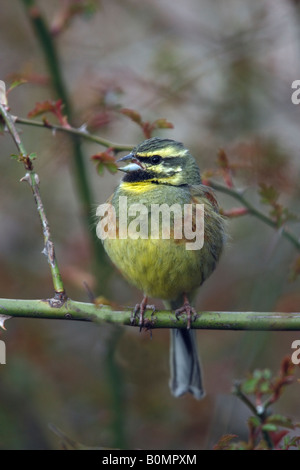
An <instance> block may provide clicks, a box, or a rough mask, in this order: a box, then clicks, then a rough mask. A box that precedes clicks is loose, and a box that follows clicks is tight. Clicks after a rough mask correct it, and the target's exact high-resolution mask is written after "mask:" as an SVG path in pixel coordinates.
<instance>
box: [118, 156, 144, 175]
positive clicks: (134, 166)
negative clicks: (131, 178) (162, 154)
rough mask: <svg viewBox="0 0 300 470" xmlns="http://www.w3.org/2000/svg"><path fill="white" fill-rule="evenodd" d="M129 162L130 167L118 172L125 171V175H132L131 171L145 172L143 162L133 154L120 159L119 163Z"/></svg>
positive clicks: (127, 166) (126, 166) (124, 167)
mask: <svg viewBox="0 0 300 470" xmlns="http://www.w3.org/2000/svg"><path fill="white" fill-rule="evenodd" d="M127 160H130V163H128V165H125V166H123V167H122V168H118V170H120V171H125V173H130V172H131V171H138V170H144V168H143V165H142V164H141V162H140V161H139V160H138V159H137V158H136V157H135V156H134V155H133V154H132V153H129V154H128V155H125V157H122V158H119V160H117V162H126V161H127Z"/></svg>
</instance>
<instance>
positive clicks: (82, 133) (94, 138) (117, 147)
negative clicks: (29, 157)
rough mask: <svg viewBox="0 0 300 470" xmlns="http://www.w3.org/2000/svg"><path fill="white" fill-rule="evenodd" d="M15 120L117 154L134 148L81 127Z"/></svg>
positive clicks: (17, 118)
mask: <svg viewBox="0 0 300 470" xmlns="http://www.w3.org/2000/svg"><path fill="white" fill-rule="evenodd" d="M14 120H15V122H17V123H19V124H24V125H26V126H34V127H43V128H44V129H50V130H52V131H54V132H56V131H58V132H65V133H66V134H71V135H76V136H78V137H81V138H82V139H85V140H88V141H90V142H95V143H97V144H99V145H102V146H103V147H107V148H112V149H113V150H114V152H115V153H118V152H123V151H124V152H125V151H129V150H132V148H133V147H134V145H122V144H117V143H115V142H111V141H109V140H107V139H104V138H103V137H99V136H98V135H95V134H91V133H90V132H88V131H87V130H86V129H85V128H84V127H80V128H79V129H77V128H75V127H72V126H70V127H64V126H59V125H56V124H51V123H50V122H48V121H47V122H44V121H36V120H33V119H26V118H21V117H19V116H14Z"/></svg>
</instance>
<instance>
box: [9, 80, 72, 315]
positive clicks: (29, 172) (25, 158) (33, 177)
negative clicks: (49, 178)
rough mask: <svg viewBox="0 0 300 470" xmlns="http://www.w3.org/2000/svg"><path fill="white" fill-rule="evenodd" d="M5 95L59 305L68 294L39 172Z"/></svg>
mask: <svg viewBox="0 0 300 470" xmlns="http://www.w3.org/2000/svg"><path fill="white" fill-rule="evenodd" d="M2 84H3V88H4V90H5V87H4V83H3V82H2ZM3 96H4V92H3V94H1V98H2V99H0V114H1V116H2V119H3V120H4V122H5V125H6V127H7V129H8V131H9V133H10V134H11V136H12V138H13V140H14V142H15V144H16V146H17V149H18V151H19V153H20V155H19V160H20V161H22V162H23V163H24V166H25V169H26V175H25V176H24V177H23V178H22V179H21V181H26V182H27V183H29V185H30V187H31V190H32V193H33V196H34V199H35V203H36V206H37V211H38V214H39V217H40V221H41V224H42V230H43V237H44V250H43V253H44V254H45V255H46V257H47V259H48V263H49V266H50V270H51V275H52V280H53V287H54V291H55V296H54V298H53V299H52V301H53V306H57V305H60V302H62V301H64V300H65V298H66V294H65V289H64V285H63V282H62V278H61V275H60V272H59V269H58V264H57V261H56V257H55V250H54V245H53V242H52V240H51V234H50V229H49V224H48V220H47V217H46V213H45V209H44V205H43V203H42V199H41V195H40V190H39V177H38V174H37V173H36V172H35V171H34V168H33V164H32V160H31V159H30V156H29V155H28V154H27V152H26V150H25V147H24V145H23V143H22V141H21V139H20V136H19V134H18V132H17V130H16V128H15V125H14V121H13V118H12V117H11V115H10V114H9V112H8V111H7V109H8V108H7V105H6V103H5V102H4V100H3ZM3 103H4V104H3Z"/></svg>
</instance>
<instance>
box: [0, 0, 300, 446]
mask: <svg viewBox="0 0 300 470" xmlns="http://www.w3.org/2000/svg"><path fill="white" fill-rule="evenodd" d="M4 3H5V5H4ZM4 3H3V5H2V9H1V19H0V41H1V47H0V64H1V67H0V69H1V77H0V78H1V79H2V80H5V81H6V82H7V84H8V85H9V84H10V83H12V82H13V81H14V80H15V78H16V77H23V78H24V79H26V80H27V83H24V84H23V85H22V86H19V87H18V88H15V89H14V90H13V91H12V92H11V93H10V94H9V104H10V107H11V112H12V114H14V115H17V116H19V117H23V118H25V117H26V116H27V114H28V112H30V111H31V110H32V109H33V108H34V107H35V104H36V103H37V102H41V101H44V100H47V99H57V98H58V95H57V92H56V90H55V86H53V83H52V78H51V76H50V74H49V69H48V66H47V61H46V60H45V56H44V54H43V50H42V47H41V44H40V42H39V40H38V38H37V36H36V34H35V31H34V29H33V27H32V24H31V22H30V19H29V15H28V6H29V7H31V8H33V7H38V8H39V9H40V12H41V14H42V16H43V17H44V19H45V21H46V24H47V27H48V28H49V30H50V31H51V33H52V37H53V40H54V43H55V45H56V49H57V52H58V59H59V64H60V70H61V74H62V77H63V81H64V86H65V91H66V94H67V96H68V99H69V103H71V105H70V106H71V107H72V117H71V119H70V120H71V122H72V124H73V125H74V126H77V127H79V126H81V125H83V124H87V125H88V129H89V130H90V131H91V132H93V133H95V134H97V135H99V136H101V137H104V138H106V139H110V140H111V141H113V142H118V143H120V144H124V145H131V144H132V145H136V144H137V143H139V142H141V141H142V140H144V136H143V133H142V131H141V129H140V128H139V127H138V126H137V125H136V124H135V123H133V122H132V121H131V120H130V119H128V117H126V116H124V115H123V114H122V113H120V109H121V108H130V109H133V110H135V111H137V112H138V113H140V114H141V116H142V118H143V120H145V121H151V122H152V121H154V120H155V119H157V118H166V119H167V120H168V121H170V122H171V123H172V124H173V126H174V128H173V129H165V130H159V131H157V132H156V133H155V135H159V136H164V137H167V138H173V139H175V140H179V141H182V142H184V144H185V145H186V146H187V147H188V148H189V149H190V150H191V152H192V154H193V155H194V156H195V158H196V159H197V161H198V163H199V166H200V169H201V171H202V172H207V171H208V170H212V173H213V177H215V179H216V180H218V181H222V180H221V179H220V177H219V176H218V174H217V173H215V171H216V170H217V169H218V165H217V155H218V151H219V149H220V148H223V149H224V150H225V151H226V154H227V156H228V159H229V161H230V164H231V165H232V166H233V167H234V183H235V185H236V186H237V187H242V188H246V187H247V188H248V189H247V193H246V195H247V197H248V198H249V200H250V201H252V203H253V204H254V205H256V206H257V207H260V208H261V209H262V210H264V211H265V213H266V214H267V213H268V212H269V210H270V209H269V208H268V207H267V206H262V205H261V202H260V196H259V194H258V188H259V185H260V184H261V183H265V184H267V185H271V186H272V187H274V188H276V190H277V191H278V193H279V194H280V198H279V201H280V203H281V204H283V205H284V206H285V207H288V208H289V209H290V210H291V211H294V212H295V213H298V215H299V202H300V189H299V184H298V182H299V176H300V159H299V151H300V139H299V118H300V110H299V106H295V105H294V104H292V102H291V95H292V91H293V90H292V89H291V84H292V82H293V81H294V80H297V79H300V67H299V65H300V61H299V57H300V6H299V2H298V1H296V0H294V1H292V0H277V2H275V3H274V2H273V1H272V0H263V1H261V0H247V1H245V0H243V1H240V0H228V1H227V2H226V3H225V2H223V1H222V0H213V1H212V0H184V1H183V0H178V1H176V2H172V1H171V0H139V1H137V0H99V1H96V0H95V1H92V0H90V1H88V0H86V1H71V0H69V1H58V0H57V1H56V0H53V1H52V2H48V1H46V0H40V1H37V2H32V1H25V0H24V1H21V0H19V1H18V0H14V1H12V2H4ZM31 14H34V9H33V10H32V9H31ZM37 119H38V118H37ZM49 121H51V122H56V121H55V119H54V118H53V117H51V116H49ZM18 129H19V130H20V132H21V135H22V139H23V142H24V145H25V147H26V149H27V151H28V152H36V153H37V155H38V158H37V160H36V161H35V169H36V171H37V172H38V174H39V176H40V180H41V186H40V189H41V194H42V198H43V202H44V205H45V209H46V212H47V214H48V219H49V222H50V227H51V232H52V236H53V239H54V242H55V247H56V252H57V253H56V254H57V257H58V262H59V266H60V269H61V272H62V275H63V280H64V283H65V287H66V290H67V293H68V295H69V296H70V297H71V298H73V299H76V300H80V301H89V299H88V295H87V292H86V290H85V288H84V286H83V283H84V282H86V283H87V284H88V285H89V287H90V288H91V289H92V290H93V292H94V293H95V295H98V296H105V297H106V298H108V299H110V300H112V301H114V302H115V303H116V304H118V305H121V306H133V305H135V303H136V302H138V301H140V300H141V293H140V292H138V291H136V290H135V289H134V288H132V287H131V286H129V285H128V284H127V283H126V282H125V281H124V280H123V279H121V278H120V277H119V275H118V273H117V272H116V271H115V270H113V269H108V270H107V268H106V267H105V266H106V265H105V261H104V262H103V264H102V262H101V263H100V262H99V261H98V262H97V257H96V256H97V255H96V254H95V249H94V245H93V241H92V236H91V234H92V232H93V230H94V227H93V224H91V223H89V222H87V219H86V217H85V215H86V213H84V211H85V209H84V204H83V203H82V197H81V194H80V191H79V189H78V177H77V176H76V169H75V163H74V145H73V144H72V143H71V141H70V139H69V137H68V136H67V135H64V134H62V133H52V132H51V131H49V130H47V129H39V128H35V127H29V126H25V125H21V124H19V125H18ZM102 150H104V148H103V147H101V146H99V145H97V144H92V143H89V142H83V141H82V144H81V149H80V151H81V152H82V156H83V160H84V164H85V168H86V173H87V175H86V176H87V181H88V185H89V188H90V197H91V203H92V206H93V207H96V206H97V205H98V204H100V203H103V202H105V201H106V199H107V198H108V197H109V196H110V194H111V193H112V191H113V189H114V188H115V186H116V185H117V184H118V182H119V179H120V175H119V174H118V173H117V174H111V173H109V172H108V171H105V173H104V176H99V175H98V174H97V171H96V168H95V165H94V163H93V162H92V161H91V159H90V157H91V156H92V155H93V154H95V153H98V152H100V151H102ZM15 152H16V150H15V147H14V145H13V142H12V140H11V138H10V137H9V136H8V135H1V159H0V173H1V184H0V297H2V298H24V299H26V298H28V299H31V298H32V299H34V298H47V297H50V296H51V295H52V292H53V288H52V280H51V277H50V272H49V269H48V265H47V261H46V258H45V257H44V256H43V255H42V254H41V251H42V249H43V241H42V236H41V227H40V222H39V219H38V215H37V212H36V208H35V205H34V201H33V198H32V194H31V192H30V190H29V188H28V187H27V186H26V185H23V184H19V180H20V178H21V177H22V176H23V175H24V168H23V166H22V165H21V164H19V163H17V162H16V161H15V160H13V159H11V158H10V155H11V154H13V153H15ZM217 196H218V199H219V202H220V205H221V206H222V208H223V209H224V210H231V209H232V208H235V207H236V206H238V204H237V202H236V201H235V200H234V199H232V198H230V197H228V196H225V195H224V194H222V193H218V194H217ZM289 227H290V229H291V230H292V231H294V233H296V234H297V233H298V234H299V223H297V222H296V223H293V224H292V223H290V225H289ZM228 232H229V241H228V243H227V247H226V250H225V253H224V255H223V257H222V260H221V262H220V264H219V266H218V268H217V270H216V271H215V273H214V274H213V275H212V276H211V278H210V279H209V280H208V281H207V282H206V283H205V285H204V286H203V287H202V288H201V291H200V292H199V296H198V299H197V309H199V310H207V311H209V310H212V311H214V310H227V311H231V310H240V311H244V310H245V311H281V312H289V311H299V304H300V291H299V282H300V278H299V277H298V278H297V279H296V280H294V281H293V282H291V281H290V277H291V276H290V274H291V267H292V266H293V264H294V263H295V261H296V259H297V256H299V253H297V252H296V250H295V248H294V247H293V246H292V245H291V244H290V243H289V242H288V241H286V240H285V239H283V238H281V237H280V234H278V233H277V232H276V231H274V230H273V229H272V228H270V227H268V226H266V225H264V224H263V223H262V222H260V221H259V220H257V219H255V218H253V217H250V216H243V217H239V218H234V219H230V220H229V222H228ZM155 302H156V304H157V306H160V305H161V304H160V303H159V301H155ZM6 327H7V331H1V332H0V339H1V340H4V341H5V343H6V348H7V364H6V365H0V377H1V380H0V447H1V448H3V449H56V448H59V439H58V438H57V436H56V435H55V434H54V433H53V432H52V431H51V429H50V428H49V423H52V424H54V425H55V426H57V427H58V428H60V429H61V430H63V431H64V432H65V433H66V434H67V435H68V436H70V437H71V438H72V439H74V440H76V441H78V442H82V443H84V444H86V445H89V446H97V445H98V446H99V445H101V446H104V447H111V448H113V447H121V448H130V449H133V448H140V449H179V448H180V449H207V448H212V446H213V445H214V444H215V443H216V442H217V441H218V439H219V438H220V437H221V436H222V435H223V434H225V433H234V434H238V435H239V436H240V437H241V438H246V437H247V432H246V424H245V423H246V420H247V417H248V411H247V409H246V407H245V406H244V405H243V404H242V403H240V402H239V401H238V399H237V398H235V397H234V396H232V395H231V386H232V382H233V380H234V379H237V378H243V377H245V376H246V375H247V374H248V372H249V371H252V370H253V369H255V368H270V369H271V370H272V371H274V372H275V371H277V370H278V368H279V365H280V361H281V359H282V357H283V356H286V355H290V354H291V351H292V350H291V343H292V341H294V340H295V339H300V332H299V333H297V332H294V333H286V332H277V333H275V332H273V333H272V332H270V333H267V332H234V331H199V332H198V333H197V334H198V340H199V346H200V350H201V356H202V363H203V368H204V374H205V385H206V391H207V396H206V398H205V399H204V400H203V401H200V402H197V401H195V400H194V399H193V398H191V397H189V396H186V397H182V398H180V399H175V398H173V397H171V395H170V392H169V388H168V379H169V332H168V331H159V330H156V331H154V332H153V337H152V339H151V338H150V335H149V333H145V332H142V333H141V334H140V333H139V332H138V331H137V329H132V328H128V327H124V328H120V329H119V328H114V327H113V326H111V325H101V326H99V325H94V324H89V323H83V322H70V321H56V320H53V321H48V320H31V319H12V320H9V321H8V322H7V323H6ZM299 387H300V385H299V384H298V383H295V384H294V385H293V386H292V387H290V388H289V389H288V390H287V391H286V393H285V394H284V396H283V397H282V400H281V401H280V402H279V403H278V404H276V407H277V409H278V412H280V413H282V414H285V415H288V416H290V417H292V418H293V419H295V420H296V421H297V420H298V421H299V419H300V416H299Z"/></svg>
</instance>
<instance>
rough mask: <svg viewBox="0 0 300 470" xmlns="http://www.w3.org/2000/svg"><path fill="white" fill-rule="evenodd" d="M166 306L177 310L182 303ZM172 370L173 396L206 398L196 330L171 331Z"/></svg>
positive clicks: (172, 303)
mask: <svg viewBox="0 0 300 470" xmlns="http://www.w3.org/2000/svg"><path fill="white" fill-rule="evenodd" d="M166 306H167V307H168V308H170V307H171V308H172V309H176V308H179V307H181V306H182V303H181V304H180V305H179V303H178V301H176V302H170V303H168V305H167V304H166ZM170 369H171V377H170V382H169V385H170V389H171V392H172V395H174V396H175V397H179V396H181V395H183V394H185V393H187V392H189V393H191V394H192V395H193V396H194V397H195V398H197V399H198V400H200V399H201V398H203V397H204V396H205V392H204V389H203V385H202V374H201V366H200V360H199V355H198V348H197V337H196V331H195V330H187V329H174V328H173V329H172V330H171V345H170Z"/></svg>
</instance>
